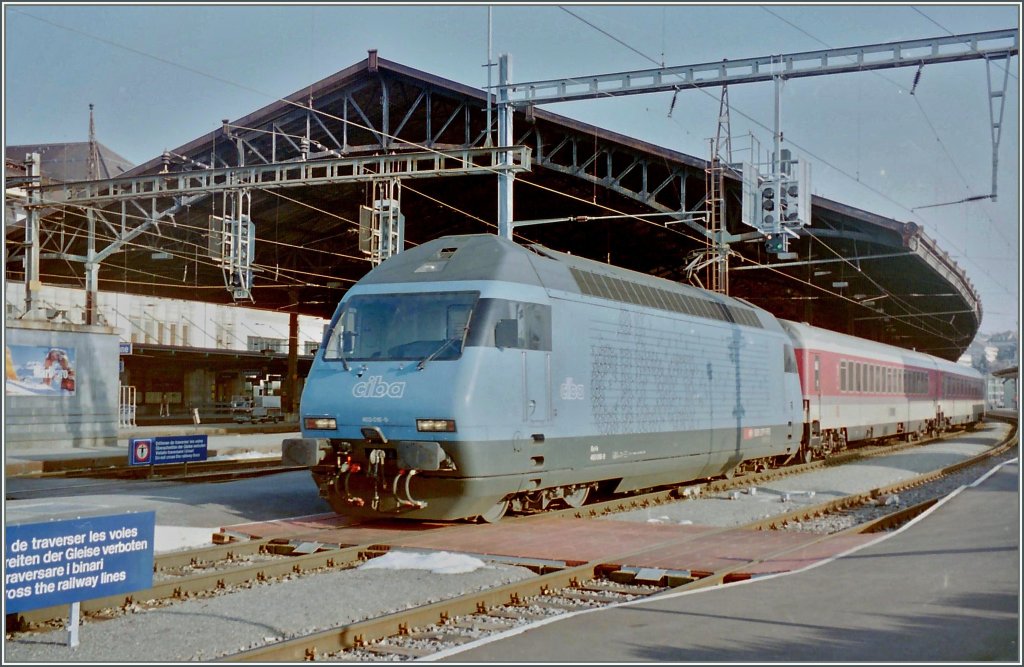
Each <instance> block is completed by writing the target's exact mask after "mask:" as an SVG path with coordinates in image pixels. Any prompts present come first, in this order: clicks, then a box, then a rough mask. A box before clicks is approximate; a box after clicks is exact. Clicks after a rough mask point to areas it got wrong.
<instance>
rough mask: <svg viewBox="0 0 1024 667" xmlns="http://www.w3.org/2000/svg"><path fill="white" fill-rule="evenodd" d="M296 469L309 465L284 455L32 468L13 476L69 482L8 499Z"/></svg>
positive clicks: (24, 490) (25, 491) (11, 494)
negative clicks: (126, 483)
mask: <svg viewBox="0 0 1024 667" xmlns="http://www.w3.org/2000/svg"><path fill="white" fill-rule="evenodd" d="M295 470H308V466H285V465H282V463H281V457H280V455H276V456H273V455H271V456H266V457H260V458H250V459H233V460H224V461H197V462H194V463H171V464H161V465H159V466H122V465H103V466H99V467H82V468H69V469H63V470H52V471H46V472H32V473H27V474H22V475H17V476H15V477H14V478H13V479H31V480H37V479H48V480H49V479H59V480H68V483H67V484H63V485H60V486H54V485H52V484H47V485H45V486H22V487H21V488H17V489H13V490H12V489H10V488H9V487H10V484H8V489H7V490H6V492H5V494H4V498H5V499H6V500H27V499H30V498H41V497H47V496H53V495H58V494H65V495H72V494H78V493H98V492H102V491H103V490H104V489H109V488H122V487H121V485H120V482H122V481H124V480H139V481H143V480H146V481H154V482H156V481H159V482H186V483H202V482H224V481H229V480H234V479H245V478H250V477H263V476H266V475H277V474H281V473H286V472H293V471H295Z"/></svg>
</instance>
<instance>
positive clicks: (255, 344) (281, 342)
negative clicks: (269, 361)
mask: <svg viewBox="0 0 1024 667" xmlns="http://www.w3.org/2000/svg"><path fill="white" fill-rule="evenodd" d="M245 349H247V350H249V351H250V352H266V351H268V350H269V351H271V352H286V351H287V350H288V340H287V339H285V338H265V337H263V336H249V337H248V340H246V344H245Z"/></svg>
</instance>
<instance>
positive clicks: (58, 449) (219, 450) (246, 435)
mask: <svg viewBox="0 0 1024 667" xmlns="http://www.w3.org/2000/svg"><path fill="white" fill-rule="evenodd" d="M201 434H205V435H207V436H208V443H209V445H208V446H209V450H208V451H209V456H210V457H211V458H212V457H214V456H231V455H240V454H243V453H246V452H265V453H267V455H279V454H280V453H281V441H282V440H283V439H285V438H297V437H300V435H299V428H298V424H295V423H287V422H284V423H280V424H237V423H234V422H225V423H211V424H162V425H150V426H138V427H133V428H127V429H120V430H119V431H118V439H117V445H112V446H108V447H103V446H97V447H74V446H72V445H70V444H67V445H61V444H57V445H51V446H41V447H30V448H16V449H10V448H8V447H6V446H5V447H4V475H5V476H6V477H10V476H15V475H25V474H33V473H40V472H48V471H56V470H68V469H72V468H88V467H104V466H111V465H126V464H127V461H128V444H129V441H130V440H131V439H132V438H150V437H156V436H174V435H201Z"/></svg>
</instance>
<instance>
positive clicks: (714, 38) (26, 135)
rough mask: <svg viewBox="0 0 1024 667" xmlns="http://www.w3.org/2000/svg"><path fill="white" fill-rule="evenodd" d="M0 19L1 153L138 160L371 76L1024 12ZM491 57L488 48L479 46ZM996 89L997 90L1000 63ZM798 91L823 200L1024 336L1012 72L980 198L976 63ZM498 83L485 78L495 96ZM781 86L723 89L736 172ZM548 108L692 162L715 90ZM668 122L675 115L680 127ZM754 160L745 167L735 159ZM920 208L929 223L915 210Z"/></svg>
mask: <svg viewBox="0 0 1024 667" xmlns="http://www.w3.org/2000/svg"><path fill="white" fill-rule="evenodd" d="M491 8H492V9H491V12H490V15H491V20H490V31H489V30H488V6H487V5H483V4H457V5H455V4H449V5H430V4H413V5H410V4H406V5H396V4H382V3H378V4H362V5H353V4H302V5H300V4H286V5H282V4H269V5H254V4H221V5H204V4H187V3H186V4H178V5H174V6H166V5H139V4H111V5H83V4H76V5H54V4H32V3H4V11H3V20H4V26H3V29H4V73H3V74H4V100H5V102H4V112H3V114H4V115H3V132H4V142H5V145H17V144H29V143H50V142H71V141H86V140H87V139H88V127H89V121H88V118H89V116H88V105H89V104H90V103H93V104H95V105H96V112H95V113H96V132H97V137H98V139H99V140H100V141H101V142H102V143H103V144H105V145H106V146H107V147H109V148H110V149H112V150H114V151H115V152H117V153H119V154H120V155H122V156H123V157H125V158H127V159H128V160H129V161H131V162H134V163H136V164H139V163H142V162H145V161H148V160H150V159H152V158H154V157H157V156H158V155H159V154H160V153H161V152H162V151H163V150H165V149H174V148H176V147H178V146H181V145H183V144H185V143H187V142H188V141H191V140H192V139H195V138H196V137H199V136H200V135H202V134H204V133H206V132H209V131H211V130H215V129H217V128H218V127H220V123H221V119H224V118H228V119H232V120H233V119H236V118H240V117H241V116H244V115H246V114H248V113H250V112H252V111H254V110H256V109H259V108H261V107H263V106H264V105H266V104H268V103H270V102H272V101H274V100H275V99H278V98H281V97H284V96H287V95H289V94H291V93H293V92H295V91H297V90H300V89H301V88H303V87H304V86H307V85H309V84H311V83H313V82H315V81H318V80H320V79H322V78H324V77H327V76H329V75H331V74H333V73H334V72H337V71H339V70H341V69H344V68H345V67H348V66H350V65H352V64H355V63H357V62H360V61H361V60H363V59H364V58H366V55H367V51H368V50H369V49H377V50H378V53H379V55H380V57H381V58H384V59H387V60H391V61H394V62H398V63H400V64H403V65H406V66H409V67H413V68H416V69H419V70H422V71H425V72H428V73H430V74H434V75H437V76H440V77H443V78H446V79H450V80H453V81H456V82H458V83H462V84H465V85H469V86H474V87H478V88H481V89H482V88H484V87H485V86H486V85H487V68H486V66H485V65H486V63H487V62H488V57H489V54H490V57H491V60H492V61H496V60H497V57H498V55H499V54H503V53H505V54H508V55H509V57H510V60H511V72H512V75H511V79H512V81H513V82H523V81H531V80H538V79H550V78H563V77H573V76H581V75H587V74H605V73H612V72H620V71H628V70H636V69H646V68H650V67H656V66H659V65H661V64H664V65H666V66H675V65H686V64H696V63H705V62H712V61H719V60H722V59H723V58H728V59H730V60H736V59H741V58H749V57H756V56H767V55H772V54H781V53H796V52H802V51H813V50H819V49H824V48H839V47H846V46H860V45H867V44H877V43H884V42H893V41H903V40H911V39H922V38H932V37H940V36H946V35H950V34H961V33H967V32H980V31H987V30H999V29H1007V28H1016V29H1018V30H1019V27H1020V5H1019V3H1003V4H974V3H971V4H969V5H968V4H919V5H897V4H885V3H883V4H873V5H827V4H824V5H803V4H797V5H794V4H789V5H772V4H767V5H738V4H723V5H713V4H712V5H708V4H703V5H689V4H678V3H673V4H657V5H654V4H649V5H638V4H628V5H627V4H586V5H584V4H553V3H540V4H520V3H516V4H511V3H508V4H505V3H499V4H495V5H492V6H491ZM489 32H490V35H491V40H490V44H489V43H488V33H489ZM1003 62H1005V61H1000V62H998V63H993V70H992V78H993V81H997V82H998V83H997V86H998V85H1001V82H1002V78H1001V77H1002V70H1001V69H1000V66H1001V63H1003ZM916 73H917V68H915V67H905V68H898V69H890V70H883V71H879V72H860V73H851V74H834V75H828V76H819V77H808V78H803V79H796V80H792V81H788V82H786V84H785V86H784V87H783V92H782V101H781V107H782V129H783V134H784V144H783V147H785V148H789V149H790V150H792V151H793V152H794V153H795V154H796V155H797V156H798V157H803V158H805V159H808V160H810V162H811V164H812V184H811V189H812V191H813V192H814V194H816V195H820V196H823V197H826V198H828V199H832V200H835V201H838V202H841V203H843V204H847V205H850V206H853V207H856V208H860V209H864V210H868V211H870V212H872V213H876V214H879V215H882V216H886V217H892V218H895V219H897V220H900V221H903V222H907V221H913V222H915V223H917V224H918V225H920V226H921V227H923V229H924V231H925V233H926V234H928V235H929V236H930V237H931V238H933V239H935V240H936V241H937V242H938V245H939V247H940V248H941V249H943V250H945V251H946V252H948V253H949V254H950V255H951V256H952V258H953V259H954V260H955V261H956V262H957V263H958V264H959V265H960V266H961V267H962V268H963V269H964V270H965V271H966V273H967V276H968V277H969V279H970V280H971V282H972V283H973V284H974V287H975V289H976V290H977V291H978V293H979V294H980V295H981V299H982V308H983V313H984V314H983V319H982V323H981V329H980V331H981V333H988V334H991V333H996V332H1002V331H1009V330H1012V331H1016V332H1019V330H1020V325H1019V321H1020V316H1019V313H1020V275H1021V274H1020V250H1019V249H1020V138H1019V134H1020V133H1019V128H1020V109H1019V101H1020V97H1021V95H1020V88H1019V83H1020V64H1019V58H1017V57H1014V58H1012V59H1011V60H1010V77H1009V80H1008V83H1007V90H1006V100H1007V102H1006V106H1005V110H1004V112H1003V113H1004V116H1003V122H1002V124H1001V136H1000V145H999V150H998V154H997V155H998V169H997V172H996V173H997V195H998V196H997V200H996V201H994V202H993V201H991V200H988V199H983V200H981V201H973V202H969V203H955V204H948V205H943V206H929V205H933V204H947V203H949V202H959V201H960V200H963V199H966V198H968V197H976V196H979V195H988V194H990V193H991V190H992V162H993V151H992V123H991V120H990V104H989V101H990V100H989V89H988V83H987V80H988V72H987V71H986V65H985V63H984V61H981V60H973V61H966V62H958V63H947V64H937V65H930V66H928V67H925V68H924V69H923V70H922V71H921V72H920V77H919V78H918V81H917V85H916V86H915V85H914V80H915V75H916ZM496 77H497V74H496V71H495V73H494V78H495V79H496ZM773 96H774V86H773V85H772V84H771V83H752V84H742V85H734V86H731V87H730V88H729V100H730V108H731V113H730V125H731V131H732V136H733V140H732V141H733V151H734V156H733V158H734V160H736V161H740V160H743V159H749V157H748V156H750V155H751V154H753V151H751V149H750V147H751V145H752V144H754V145H758V146H759V147H760V149H761V153H762V154H763V153H764V152H765V150H766V147H768V146H770V145H771V142H772V126H773V119H774V101H773ZM672 97H673V96H672V94H671V93H657V94H646V95H633V96H626V97H621V98H614V99H608V98H605V99H596V100H589V101H581V102H573V103H560V104H549V105H546V106H545V108H546V110H548V111H551V112H554V113H558V114H561V115H564V116H568V117H571V118H574V119H577V120H580V121H583V122H587V123H592V124H594V125H597V126H599V127H602V128H605V129H608V130H612V131H615V132H619V133H621V134H625V135H627V136H632V137H636V138H638V139H642V140H645V141H649V142H652V143H654V144H657V145H660V146H665V147H667V148H670V149H673V150H677V151H681V152H683V153H688V154H690V155H694V156H696V157H699V158H707V157H708V138H709V137H712V136H714V134H715V131H716V127H717V116H718V106H719V89H717V88H714V89H712V88H706V89H702V90H686V91H681V92H680V93H679V95H678V97H677V99H676V102H675V104H674V105H673V104H672ZM670 111H671V113H670ZM744 151H745V152H744ZM920 207H928V208H920Z"/></svg>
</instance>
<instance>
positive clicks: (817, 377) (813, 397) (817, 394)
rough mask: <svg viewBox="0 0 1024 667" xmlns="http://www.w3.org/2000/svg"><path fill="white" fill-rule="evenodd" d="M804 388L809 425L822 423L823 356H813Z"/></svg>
mask: <svg viewBox="0 0 1024 667" xmlns="http://www.w3.org/2000/svg"><path fill="white" fill-rule="evenodd" d="M807 375H808V377H807V381H806V384H805V386H804V395H805V397H806V405H805V406H804V409H805V413H806V414H804V419H806V420H807V423H809V424H810V423H813V422H819V423H820V422H821V355H820V354H815V355H811V367H810V368H808V369H807Z"/></svg>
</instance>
